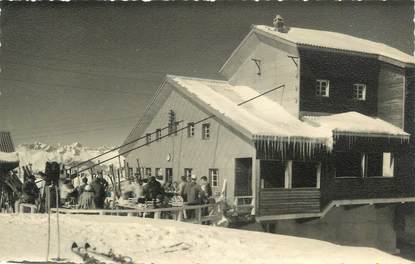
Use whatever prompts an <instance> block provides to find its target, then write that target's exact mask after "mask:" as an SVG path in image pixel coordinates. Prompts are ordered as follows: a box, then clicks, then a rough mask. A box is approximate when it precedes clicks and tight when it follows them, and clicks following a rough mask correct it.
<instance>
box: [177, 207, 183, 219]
mask: <svg viewBox="0 0 415 264" xmlns="http://www.w3.org/2000/svg"><path fill="white" fill-rule="evenodd" d="M183 211H184V210H180V211H177V221H180V222H183Z"/></svg>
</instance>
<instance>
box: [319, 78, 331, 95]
mask: <svg viewBox="0 0 415 264" xmlns="http://www.w3.org/2000/svg"><path fill="white" fill-rule="evenodd" d="M329 95H330V81H329V80H322V79H318V80H316V96H318V97H329Z"/></svg>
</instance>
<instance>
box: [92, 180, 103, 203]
mask: <svg viewBox="0 0 415 264" xmlns="http://www.w3.org/2000/svg"><path fill="white" fill-rule="evenodd" d="M100 177H102V176H100ZM100 177H97V178H95V179H94V180H93V181H92V183H91V187H92V189H93V191H94V193H95V196H94V201H95V206H96V208H98V209H103V208H104V201H105V197H106V190H105V182H104V181H103V179H100Z"/></svg>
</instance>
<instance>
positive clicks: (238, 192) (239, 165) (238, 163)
mask: <svg viewBox="0 0 415 264" xmlns="http://www.w3.org/2000/svg"><path fill="white" fill-rule="evenodd" d="M246 195H252V158H236V159H235V196H246Z"/></svg>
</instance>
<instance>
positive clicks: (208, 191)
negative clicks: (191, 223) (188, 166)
mask: <svg viewBox="0 0 415 264" xmlns="http://www.w3.org/2000/svg"><path fill="white" fill-rule="evenodd" d="M200 181H201V183H200V188H201V189H202V195H201V201H202V203H203V204H207V203H208V201H209V199H210V198H211V197H212V187H211V186H210V183H209V182H208V180H207V177H206V176H202V177H201V178H200Z"/></svg>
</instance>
